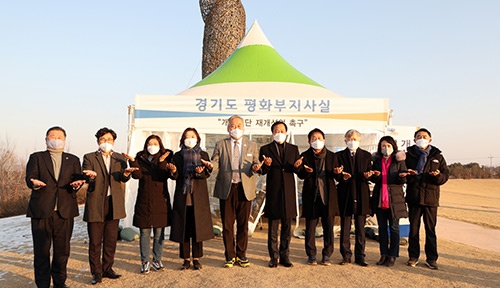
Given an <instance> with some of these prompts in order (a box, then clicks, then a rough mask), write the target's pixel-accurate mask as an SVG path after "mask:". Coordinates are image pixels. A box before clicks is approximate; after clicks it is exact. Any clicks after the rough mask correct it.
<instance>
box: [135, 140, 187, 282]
mask: <svg viewBox="0 0 500 288" xmlns="http://www.w3.org/2000/svg"><path fill="white" fill-rule="evenodd" d="M125 156H126V157H127V158H128V159H129V163H130V167H137V168H139V169H138V170H136V171H134V172H133V173H132V177H133V178H134V179H138V180H139V189H138V191H137V199H136V201H135V209H134V219H133V225H134V226H136V227H138V228H139V230H140V242H139V246H140V250H141V273H144V274H147V273H149V270H150V267H151V266H152V267H153V269H155V270H163V269H164V266H163V263H162V261H161V257H162V251H163V240H164V239H165V236H164V235H165V227H167V226H168V223H169V220H170V219H169V211H170V209H171V208H170V207H171V206H170V194H169V192H168V183H167V179H168V178H170V179H176V178H177V168H176V167H175V165H174V164H172V163H171V162H172V158H173V152H172V150H168V149H165V147H164V146H163V143H162V141H161V138H160V137H158V136H157V135H150V136H149V137H148V138H147V139H146V141H145V142H144V148H143V150H142V151H140V152H138V153H137V155H136V157H135V158H132V157H130V156H128V155H125ZM151 228H153V261H152V262H151V264H150V262H149V247H150V244H149V243H150V236H151Z"/></svg>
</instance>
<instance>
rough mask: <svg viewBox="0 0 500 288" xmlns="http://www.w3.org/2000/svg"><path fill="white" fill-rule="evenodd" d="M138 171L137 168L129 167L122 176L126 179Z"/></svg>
mask: <svg viewBox="0 0 500 288" xmlns="http://www.w3.org/2000/svg"><path fill="white" fill-rule="evenodd" d="M137 170H139V168H137V167H129V168H126V169H125V172H123V176H125V177H128V176H130V174H132V173H133V172H134V171H137Z"/></svg>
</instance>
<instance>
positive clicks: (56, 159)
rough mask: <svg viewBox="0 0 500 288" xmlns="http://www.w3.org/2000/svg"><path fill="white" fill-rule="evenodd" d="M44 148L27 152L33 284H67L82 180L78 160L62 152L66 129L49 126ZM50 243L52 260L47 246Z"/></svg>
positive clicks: (41, 285)
mask: <svg viewBox="0 0 500 288" xmlns="http://www.w3.org/2000/svg"><path fill="white" fill-rule="evenodd" d="M45 141H46V145H47V150H46V151H41V152H35V153H33V154H31V155H30V158H29V161H28V164H27V166H26V184H27V185H28V187H29V188H30V189H31V197H30V201H29V204H28V211H27V213H26V216H27V217H31V233H32V236H33V254H34V268H35V283H36V286H37V287H50V277H51V276H52V280H53V282H54V287H67V286H66V283H65V282H66V278H67V272H66V266H67V264H68V258H69V253H70V240H71V235H72V233H73V223H74V217H76V216H78V205H77V202H76V191H78V189H80V187H81V186H82V185H83V184H84V183H85V180H83V175H82V174H81V173H82V170H81V166H80V159H78V157H76V156H75V155H72V154H69V153H65V152H63V150H64V147H65V144H66V131H64V129H63V128H61V127H57V126H56V127H52V128H49V130H48V131H47V134H46V137H45ZM51 245H52V249H53V253H52V263H51V262H50V246H51Z"/></svg>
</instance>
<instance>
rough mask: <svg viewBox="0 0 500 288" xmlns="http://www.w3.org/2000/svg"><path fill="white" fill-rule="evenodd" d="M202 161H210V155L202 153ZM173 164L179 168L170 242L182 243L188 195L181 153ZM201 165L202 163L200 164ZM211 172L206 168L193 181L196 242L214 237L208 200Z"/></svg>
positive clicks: (177, 154)
mask: <svg viewBox="0 0 500 288" xmlns="http://www.w3.org/2000/svg"><path fill="white" fill-rule="evenodd" d="M200 154H201V159H203V160H205V161H210V158H209V157H208V153H207V152H205V151H201V153H200ZM173 163H174V164H175V166H176V167H177V171H178V176H177V181H176V185H175V186H176V187H175V194H174V207H173V210H172V223H171V225H172V227H171V230H170V240H172V241H174V242H177V243H181V242H184V234H185V233H184V232H185V228H186V197H187V196H186V194H183V185H184V174H183V173H184V172H183V171H184V159H183V157H182V153H181V152H180V151H178V152H176V153H175V155H174V158H173ZM199 164H200V165H202V164H201V162H200V163H199ZM210 173H211V171H209V169H207V168H206V167H205V169H204V170H203V172H202V173H201V174H198V175H196V177H195V178H194V179H193V193H192V194H191V197H192V198H191V199H192V203H193V209H194V223H195V226H196V227H195V231H196V232H195V233H196V239H195V241H196V242H201V241H205V240H210V239H212V238H213V237H214V230H213V226H212V213H211V212H210V201H209V199H208V187H207V178H208V177H210Z"/></svg>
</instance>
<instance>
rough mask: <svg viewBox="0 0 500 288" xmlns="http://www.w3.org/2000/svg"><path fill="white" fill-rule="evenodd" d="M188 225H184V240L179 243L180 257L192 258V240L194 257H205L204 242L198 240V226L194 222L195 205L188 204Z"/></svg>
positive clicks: (186, 223)
mask: <svg viewBox="0 0 500 288" xmlns="http://www.w3.org/2000/svg"><path fill="white" fill-rule="evenodd" d="M185 225H186V227H184V242H183V243H182V242H181V243H179V257H180V258H182V259H189V258H190V254H191V253H190V250H189V248H190V247H189V244H190V242H191V247H192V250H193V251H192V252H193V258H201V257H203V242H202V241H201V242H196V226H195V223H194V207H193V206H186V222H185Z"/></svg>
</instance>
